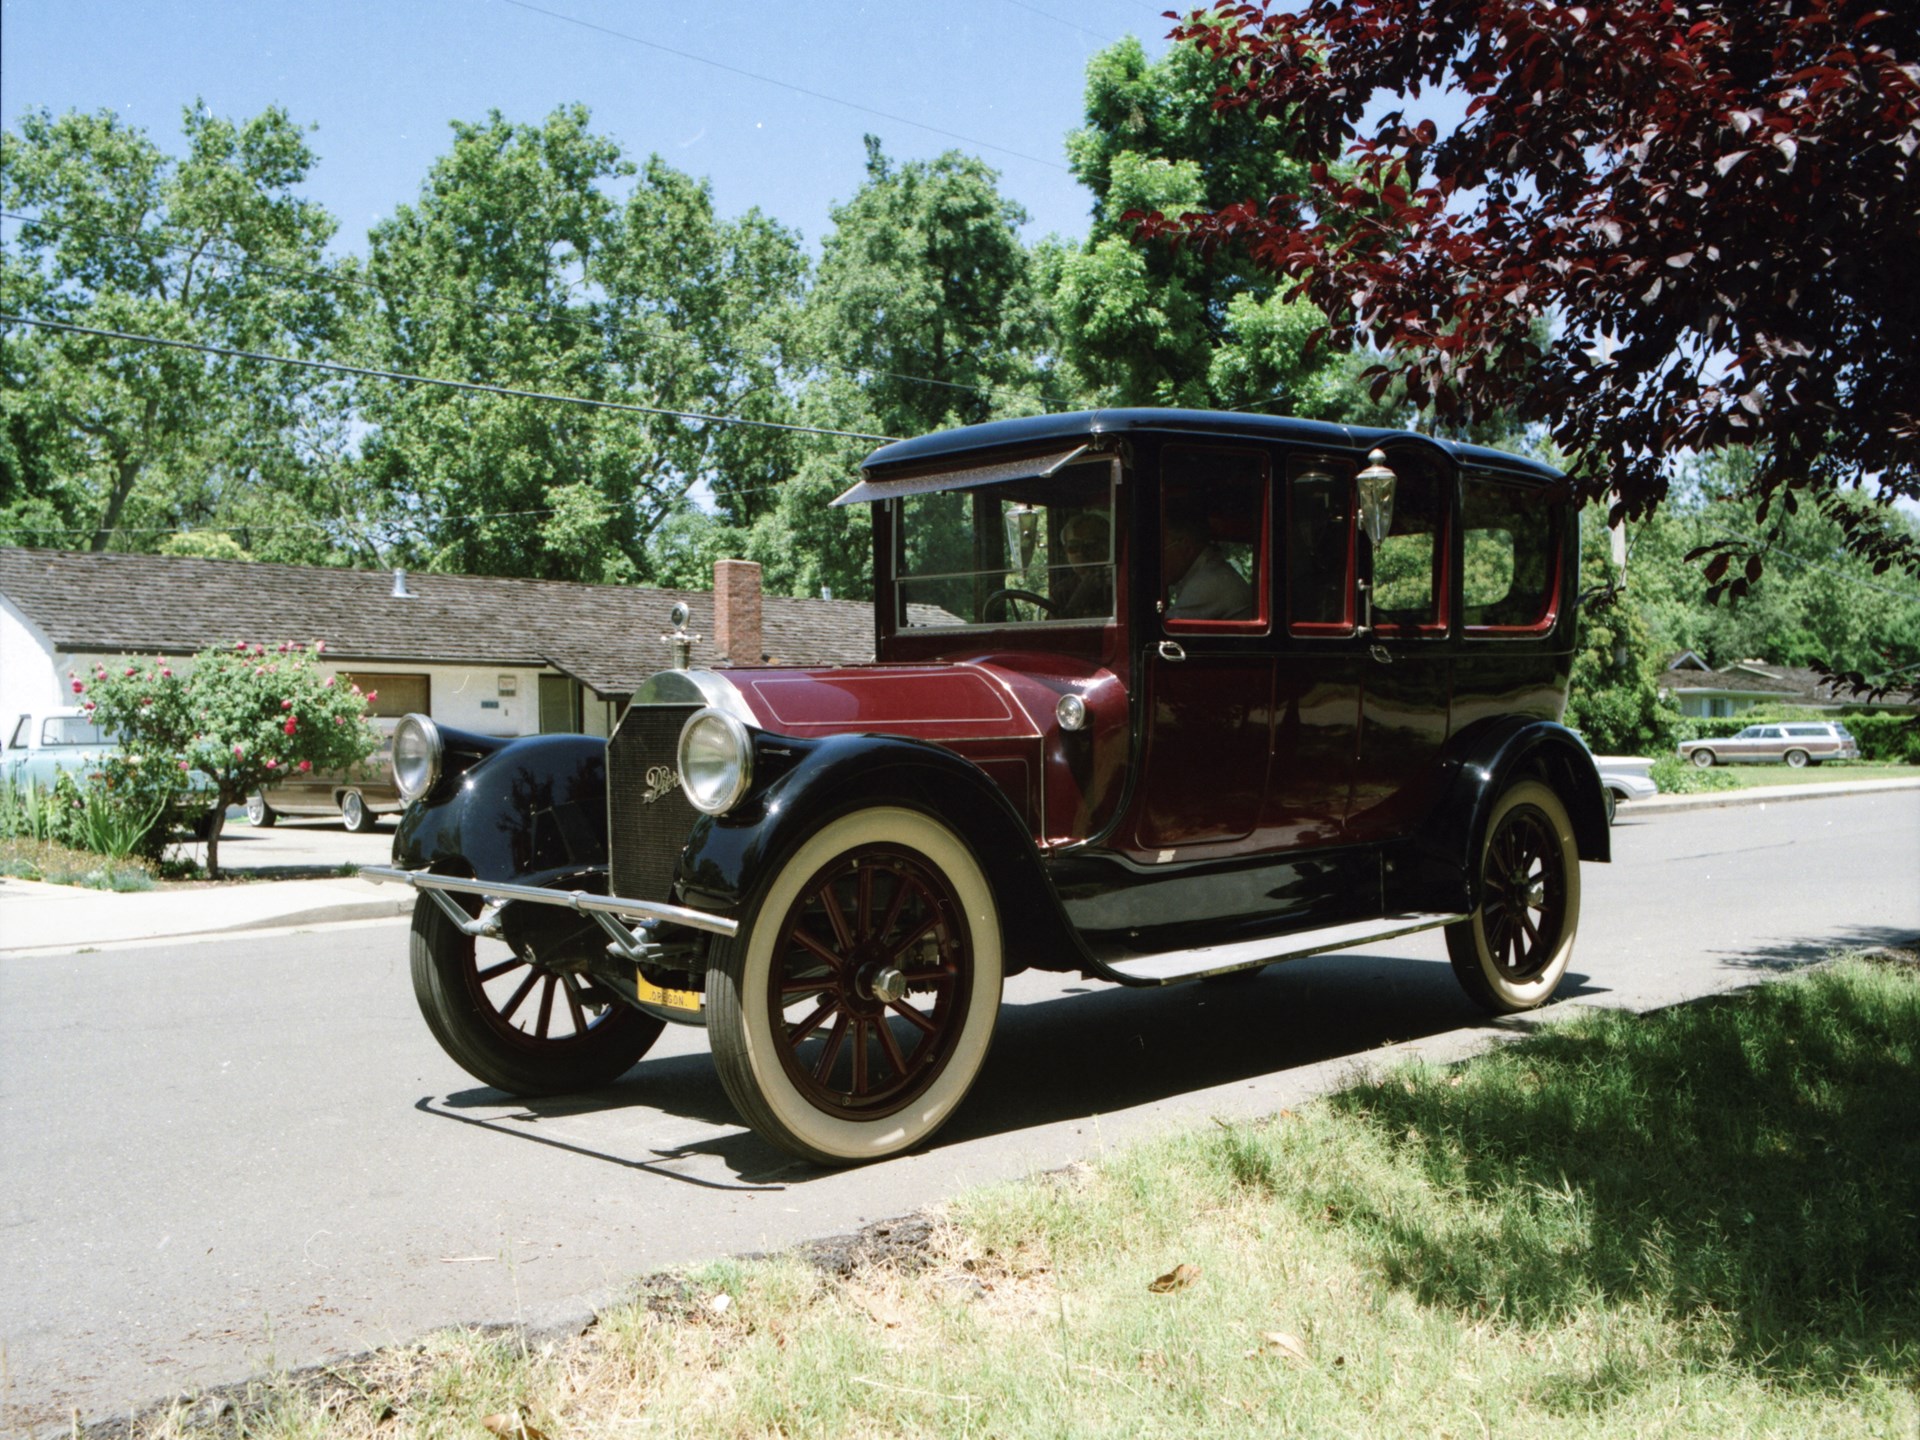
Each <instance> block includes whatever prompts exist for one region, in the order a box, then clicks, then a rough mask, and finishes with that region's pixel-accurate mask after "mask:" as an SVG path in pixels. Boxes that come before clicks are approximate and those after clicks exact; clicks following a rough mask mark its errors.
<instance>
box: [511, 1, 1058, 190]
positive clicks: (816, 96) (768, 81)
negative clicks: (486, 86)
mask: <svg viewBox="0 0 1920 1440" xmlns="http://www.w3.org/2000/svg"><path fill="white" fill-rule="evenodd" d="M500 3H501V4H503V5H511V6H513V7H514V8H515V9H516V10H526V11H529V12H531V13H532V14H535V15H544V16H546V17H547V18H548V19H549V20H558V21H560V22H561V23H562V24H566V25H578V26H579V27H580V28H581V29H582V30H592V31H594V32H595V33H597V34H600V35H609V36H611V37H612V38H614V39H615V40H625V41H627V42H628V43H630V44H633V45H644V46H645V47H646V48H647V49H649V50H658V51H660V52H661V53H662V54H665V55H674V56H678V57H679V58H680V59H682V60H691V61H693V62H694V63H695V64H696V65H708V66H711V67H712V68H713V69H715V70H724V71H725V72H726V73H727V74H729V75H738V76H741V77H742V78H743V79H747V80H757V81H759V82H760V83H761V84H762V85H773V86H777V87H778V88H780V89H782V90H791V91H792V92H793V93H794V94H796V95H805V96H806V97H808V98H809V99H811V100H824V101H826V102H827V103H828V104H829V105H840V106H844V107H845V108H846V109H848V110H858V111H859V112H860V113H861V114H863V115H873V116H876V117H878V118H879V119H882V120H891V121H892V122H893V123H894V124H896V125H911V126H912V127H913V128H914V129H916V130H925V131H926V132H927V133H928V134H931V135H944V136H945V137H946V138H947V139H949V140H958V141H960V143H961V144H963V145H977V146H979V147H980V148H981V149H982V150H996V151H998V152H999V153H1000V154H1002V155H1011V156H1013V157H1014V158H1015V159H1017V160H1026V161H1030V162H1032V163H1033V164H1035V165H1045V166H1046V167H1047V168H1048V169H1050V170H1061V171H1066V170H1068V167H1067V166H1065V165H1062V164H1060V163H1059V162H1058V161H1056V160H1043V159H1041V158H1040V157H1039V156H1038V155H1029V154H1027V153H1026V152H1025V151H1024V150H1014V149H1011V148H1009V147H1008V146H1005V145H995V144H994V143H992V142H991V141H989V140H976V139H974V138H973V137H972V136H971V135H962V134H960V133H959V132H958V131H954V130H943V129H941V128H940V127H939V126H938V125H928V124H926V123H924V122H923V121H919V120H909V119H908V118H907V117H906V116H904V115H893V114H890V113H888V112H887V111H885V110H876V109H874V108H873V107H872V106H871V105H862V104H860V103H859V102H858V101H855V100H842V99H841V98H840V97H839V96H838V95H829V94H827V93H826V92H824V91H821V90H809V89H807V88H806V87H805V86H804V85H795V84H793V83H792V82H791V81H788V80H779V79H775V78H774V77H773V76H771V75H761V74H758V73H756V72H755V71H752V70H743V69H741V68H740V67H739V66H738V65H729V64H727V63H726V62H725V61H722V60H712V59H709V58H708V57H707V56H705V55H696V54H694V53H693V52H692V51H691V50H676V49H675V48H674V47H673V46H671V45H662V44H661V43H660V42H659V41H657V40H643V39H641V38H640V37H639V36H638V35H630V34H628V33H627V32H626V31H624V30H614V29H610V28H609V27H607V26H605V25H596V24H594V23H593V21H591V20H582V19H580V18H579V17H578V16H574V15H563V14H561V13H560V11H558V10H548V9H546V8H544V7H542V6H539V5H532V4H529V3H528V0H500ZM1050 18H1051V17H1050Z"/></svg>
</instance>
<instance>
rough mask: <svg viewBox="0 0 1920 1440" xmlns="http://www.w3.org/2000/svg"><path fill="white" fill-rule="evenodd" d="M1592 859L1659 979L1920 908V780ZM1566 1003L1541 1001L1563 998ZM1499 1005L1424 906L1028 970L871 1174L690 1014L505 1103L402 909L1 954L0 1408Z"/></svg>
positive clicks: (1592, 917) (484, 1307) (252, 1361)
mask: <svg viewBox="0 0 1920 1440" xmlns="http://www.w3.org/2000/svg"><path fill="white" fill-rule="evenodd" d="M1614 843H1615V850H1616V855H1617V857H1618V859H1617V861H1616V863H1615V864H1613V865H1612V866H1588V867H1586V873H1585V915H1584V918H1583V928H1582V935H1581V939H1580V943H1579V948H1578V950H1577V951H1576V953H1575V956H1574V962H1573V969H1572V972H1571V973H1570V975H1569V978H1568V980H1567V982H1566V983H1565V984H1564V985H1563V986H1562V988H1561V992H1560V993H1561V1000H1560V1004H1559V1006H1556V1007H1554V1008H1563V1007H1564V1006H1566V1005H1606V1006H1628V1007H1633V1008H1637V1009H1645V1008H1650V1007H1655V1006H1659V1005H1664V1004H1668V1003H1671V1002H1674V1001H1678V1000H1682V999H1686V998H1689V997H1693V996H1698V995H1703V994H1708V993H1711V992H1713V991H1717V990H1723V989H1727V988H1730V987H1734V986H1739V985H1744V984H1747V983H1749V982H1751V981H1753V980H1755V979H1756V978H1759V977H1761V976H1764V975H1767V974H1771V973H1776V972H1780V971H1785V970H1789V969H1791V968H1793V967H1795V966H1798V965H1802V964H1805V963H1807V962H1809V961H1811V960H1814V959H1817V958H1819V957H1820V956H1821V955H1823V954H1825V953H1826V952H1827V951H1828V950H1829V949H1830V948H1831V947H1834V946H1846V945H1859V944H1881V943H1890V942H1909V943H1910V942H1911V941H1912V940H1913V938H1914V937H1916V936H1920V794H1916V793H1914V792H1905V793H1897V794H1890V795H1879V796H1855V797H1847V798H1840V799H1832V800H1819V801H1798V802H1795V803H1790V804H1769V805H1765V806H1747V807H1742V808H1737V809H1726V810H1711V811H1699V812H1691V813H1679V814H1667V815H1663V816H1659V817H1647V818H1636V817H1634V816H1632V814H1631V812H1623V818H1622V823H1621V824H1620V826H1619V827H1618V828H1617V829H1616V830H1615V831H1614ZM1549 1013H1550V1012H1549ZM1510 1028H1513V1027H1512V1026H1511V1025H1509V1026H1505V1027H1502V1026H1494V1025H1489V1024H1487V1023H1486V1022H1485V1020H1484V1019H1483V1017H1482V1016H1480V1014H1479V1013H1478V1012H1477V1011H1475V1010H1473V1009H1472V1008H1471V1007H1470V1006H1469V1005H1468V1004H1467V1002H1466V1000H1465V999H1464V997H1463V996H1462V994H1461V993H1460V991H1459V989H1458V987H1457V986H1456V985H1455V983H1454V981H1453V978H1452V975H1451V972H1450V971H1449V970H1448V968H1447V966H1446V963H1445V959H1444V952H1443V949H1442V945H1441V941H1440V939H1439V937H1438V936H1437V935H1427V936H1416V937H1413V938H1412V939H1409V940H1403V941H1397V942H1394V943H1392V944H1390V945H1387V946H1382V947H1379V948H1378V949H1370V950H1366V951H1357V952H1349V953H1347V954H1345V955H1342V956H1333V957H1321V958H1317V959H1312V960H1305V961H1298V962H1295V963H1293V964H1291V965H1286V966H1280V967H1276V968H1275V969H1273V970H1270V971H1268V972H1266V973H1265V974H1264V975H1262V976H1261V977H1260V978H1259V979H1258V980H1255V981H1252V982H1250V983H1247V984H1242V985H1234V986H1231V987H1224V988H1223V987H1218V986H1188V987H1183V988H1179V989H1175V990H1170V991H1162V992H1142V991H1126V990H1117V989H1113V988H1110V987H1107V986H1102V985H1094V984H1089V983H1086V982H1082V981H1078V980H1072V979H1068V980H1062V979H1060V978H1058V977H1045V976H1033V975H1027V976H1022V977H1019V978H1017V979H1016V980H1015V981H1013V982H1012V983H1011V984H1010V986H1009V989H1008V994H1007V1005H1006V1007H1005V1009H1004V1010H1003V1011H1002V1017H1001V1030H1000V1034H999V1037H998V1038H997V1040H996V1042H995V1047H994V1051H993V1054H992V1056H991V1057H990V1058H989V1060H988V1065H987V1070H986V1072H985V1074H984V1076H983V1077H982V1079H981V1081H980V1082H979V1084H978V1086H977V1087H976V1089H975V1091H974V1093H973V1095H972V1096H971V1097H970V1098H969V1100H968V1102H967V1104H966V1106H965V1107H964V1108H963V1110H962V1111H961V1113H960V1115H959V1116H958V1117H957V1119H956V1120H955V1121H954V1123H952V1124H951V1125H949V1126H948V1128H947V1129H946V1131H944V1132H943V1133H942V1135H941V1137H940V1138H939V1140H938V1142H937V1143H936V1145H935V1146H934V1148H932V1149H931V1150H930V1151H928V1152H925V1153H923V1154H919V1155H913V1156H907V1157H904V1158H902V1159H898V1160H894V1161H891V1162H887V1163H885V1164H881V1165H876V1166H871V1167H868V1168H865V1169H861V1170H856V1171H843V1172H827V1171H820V1170H815V1169H811V1168H808V1167H805V1166H800V1165H796V1164H791V1163H788V1162H786V1161H785V1160H783V1159H782V1158H781V1157H779V1156H778V1155H776V1154H775V1153H773V1152H771V1151H769V1150H768V1149H767V1148H766V1147H765V1146H763V1145H762V1144H760V1143H759V1142H758V1141H757V1140H756V1139H755V1138H754V1137H753V1136H752V1135H751V1134H750V1133H748V1132H746V1131H744V1130H743V1129H742V1128H741V1126H740V1125H739V1124H738V1122H736V1121H735V1119H734V1118H733V1115H732V1114H731V1112H730V1110H729V1108H728V1104H727V1100H726V1097H725V1095H724V1094H723V1093H722V1091H721V1089H720V1085H719V1082H718V1080H717V1079H716V1078H715V1076H714V1074H713V1070H712V1066H711V1064H710V1062H709V1060H708V1058H707V1056H706V1053H705V1045H704V1037H703V1036H702V1035H701V1034H700V1033H699V1032H697V1031H687V1030H679V1029H670V1030H669V1032H668V1034H667V1036H666V1037H665V1039H664V1040H663V1041H662V1043H661V1044H660V1045H659V1046H657V1047H656V1049H655V1050H654V1053H653V1054H652V1055H650V1056H649V1057H648V1058H647V1059H646V1060H645V1061H643V1062H642V1063H641V1064H640V1065H639V1066H638V1067H636V1069H635V1070H633V1071H632V1072H631V1073H630V1074H629V1075H628V1076H627V1078H626V1079H625V1080H623V1081H622V1082H621V1083H620V1084H618V1085H616V1086H613V1087H612V1088H610V1089H608V1090H605V1091H601V1092H598V1093H595V1094H592V1095H589V1096H584V1097H577V1098H573V1099H569V1100H565V1101H553V1102H540V1103H537V1104H520V1103H513V1102H509V1101H508V1100H507V1099H506V1098H505V1097H503V1096H502V1095H500V1094H499V1093H498V1092H496V1091H492V1090H488V1089H485V1088H481V1087H477V1086H476V1085H474V1083H473V1082H472V1081H470V1080H468V1079H467V1078H466V1077H465V1076H464V1075H463V1074H462V1073H461V1072H460V1071H459V1070H458V1069H456V1068H455V1067H454V1065H453V1064H452V1062H451V1061H449V1060H447V1059H446V1058H445V1057H444V1056H443V1055H442V1054H441V1052H440V1051H439V1049H438V1048H437V1047H436V1046H435V1044H434V1043H433V1041H432V1039H431V1038H430V1037H429V1036H428V1034H427V1031H426V1028H425V1026H424V1024H423V1023H422V1022H421V1020H420V1018H419V1016H418V1014H417V1012H416V1010H415V1008H414V1002H413V998H412V994H411V990H410V987H409V983H408V979H407V962H406V930H405V926H404V924H403V923H400V922H391V921H375V922H361V923H358V924H351V925H343V926H336V927H333V928H330V929H328V930H326V931H324V932H313V933H306V934H293V935H281V936H273V937H254V938H251V939H244V938H243V939H222V940H219V941H206V942H201V943H196V944H190V945H189V944H183V945H180V946H177V947H161V946H155V945H152V944H148V945H146V946H143V947H138V948H127V949H120V950H106V951H99V952H94V953H86V954H76V955H67V956H39V957H32V958H26V959H9V960H7V961H5V962H3V963H0V1155H4V1156H5V1169H4V1177H3V1178H0V1226H3V1227H4V1236H5V1252H6V1255H7V1261H8V1263H7V1267H6V1279H5V1291H4V1304H3V1305H0V1346H3V1347H4V1349H3V1350H0V1387H4V1394H5V1399H6V1402H7V1403H6V1415H5V1421H6V1428H8V1429H10V1430H12V1429H24V1428H35V1427H41V1426H48V1425H52V1424H56V1423H62V1422H64V1421H65V1420H66V1418H67V1416H68V1414H69V1407H77V1408H78V1410H79V1412H80V1414H81V1416H82V1418H83V1419H84V1418H88V1417H96V1416H105V1415H111V1414H115V1413H121V1412H124V1411H126V1410H127V1409H129V1408H131V1407H135V1406H139V1405H143V1404H146V1403H149V1402H152V1401H154V1400H157V1399H160V1398H163V1397H165V1396H166V1395H168V1394H170V1393H173V1392H175V1391H178V1390H179V1389H181V1388H182V1387H187V1386H192V1385H196V1384H199V1385H205V1384H214V1383H220V1382H225V1381H231V1380H236V1379H240V1378H242V1377H244V1376H245V1375H246V1374H248V1373H249V1372H250V1371H251V1370H253V1369H255V1368H257V1367H263V1366H272V1365H280V1366H297V1365H302V1364H306V1363H311V1362H314V1361H317V1360H322V1359H326V1358H330V1357H338V1356H340V1355H344V1354H349V1353H352V1352H355V1351H360V1350H364V1349H367V1348H369V1347H372V1346H377V1345H380V1344H383V1343H387V1342H393V1341H399V1340H403V1339H407V1338H410V1337H413V1336H415V1335H417V1334H418V1333H420V1332H421V1331H423V1330H426V1329H429V1328H432V1327H434V1326H436V1325H443V1324H448V1323H453V1322H459V1321H484V1320H516V1319H517V1320H524V1321H529V1322H535V1323H548V1322H553V1321H557V1320H560V1319H564V1318H566V1317H568V1316H575V1315H578V1316H584V1315H585V1314H586V1313H587V1312H588V1311H589V1309H590V1308H591V1307H592V1306H593V1305H594V1304H595V1303H596V1302H599V1301H603V1300H606V1299H608V1298H610V1297H613V1296H616V1295H617V1294H618V1293H619V1292H620V1289H621V1287H622V1285H623V1283H626V1282H628V1281H630V1280H631V1279H632V1278H633V1277H637V1276H639V1275H642V1274H644V1273H646V1272H648V1271H650V1270H654V1269H657V1268H659V1267H661V1266H665V1265H672V1264H676V1263H680V1262H685V1261H694V1260H700V1259H705V1258H712V1257H715V1256H720V1255H727V1254H733V1253H739V1252H745V1251H753V1250H764V1249H769V1248H777V1247H780V1246H784V1245H786V1244H788V1243H791V1242H793V1241H796V1240H800V1239H805V1238H808V1237H812V1236H817V1235H826V1234H833V1233H838V1232H841V1231H845V1230H850V1229H852V1228H854V1227H856V1226H858V1225H859V1224H861V1223H863V1222H865V1221H868V1220H872V1219H878V1218H882V1217H885V1216H888V1215H895V1214H900V1213H903V1212H905V1211H908V1210H911V1209H914V1208H916V1207H918V1206H921V1205H925V1204H928V1203H930V1202H933V1201H937V1200H939V1199H941V1198H943V1197H946V1196H950V1195H952V1194H954V1193H955V1192H956V1191H959V1190H962V1189H964V1188H966V1187H968V1186H972V1185H976V1184H979V1183H982V1182H987V1181H993V1180H1000V1179H1005V1178H1009V1177H1014V1176H1019V1175H1022V1174H1026V1173H1029V1172H1032V1171H1034V1170H1038V1169H1045V1168H1050V1167H1054V1166H1059V1165H1062V1164H1065V1163H1067V1162H1068V1161H1070V1160H1072V1159H1075V1158H1078V1157H1083V1156H1091V1155H1097V1154H1098V1153H1099V1152H1100V1151H1101V1150H1102V1149H1103V1148H1105V1147H1107V1146H1111V1145H1114V1144H1117V1143H1120V1142H1123V1141H1126V1140H1130V1139H1133V1138H1135V1137H1139V1136H1142V1135H1146V1134H1150V1133H1152V1132H1155V1131H1157V1130H1161V1129H1163V1128H1166V1127H1169V1126H1173V1125H1180V1124H1188V1123H1193V1122H1196V1121H1204V1120H1205V1119H1206V1117H1209V1116H1221V1117H1234V1116H1244V1115H1254V1114H1262V1113H1268V1112H1271V1111H1273V1110H1275V1109H1277V1108H1279V1107H1281V1106H1284V1105H1292V1104H1297V1103H1298V1102H1300V1101H1301V1100H1302V1099H1304V1098H1306V1097H1308V1096H1310V1095H1312V1094H1314V1093H1317V1092H1319V1091H1323V1090H1325V1089H1327V1088H1330V1087H1332V1086H1334V1085H1336V1084H1338V1083H1339V1082H1340V1081H1341V1080H1343V1079H1344V1078H1347V1077H1349V1076H1351V1075H1352V1074H1354V1073H1355V1071H1356V1070H1358V1069H1359V1068H1361V1067H1363V1066H1372V1065H1375V1064H1378V1063H1381V1062H1384V1061H1386V1060H1389V1059H1391V1058H1393V1057H1394V1056H1396V1055H1400V1054H1405V1053H1411V1052H1418V1053H1422V1054H1427V1055H1430V1056H1434V1057H1438V1058H1448V1057H1453V1056H1457V1055H1461V1054H1465V1053H1468V1052H1470V1051H1471V1050H1473V1049H1476V1048H1478V1047H1480V1046H1483V1045H1485V1044H1486V1043H1488V1042H1489V1041H1490V1040H1491V1039H1492V1038H1494V1037H1496V1036H1497V1035H1499V1034H1500V1033H1501V1032H1502V1030H1503V1029H1510Z"/></svg>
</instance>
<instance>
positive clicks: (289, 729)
mask: <svg viewBox="0 0 1920 1440" xmlns="http://www.w3.org/2000/svg"><path fill="white" fill-rule="evenodd" d="M280 728H281V730H282V731H284V732H285V733H286V734H288V735H291V734H293V732H294V731H295V730H297V729H299V728H300V722H299V721H298V720H296V719H294V717H293V716H291V715H289V716H288V717H287V723H286V724H284V725H282V726H281V727H280Z"/></svg>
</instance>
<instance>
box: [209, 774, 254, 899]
mask: <svg viewBox="0 0 1920 1440" xmlns="http://www.w3.org/2000/svg"><path fill="white" fill-rule="evenodd" d="M245 800H246V797H245V796H242V797H240V802H239V803H242V804H244V803H245ZM230 803H233V802H232V801H231V800H230V799H229V797H228V795H227V792H226V791H225V790H222V791H221V792H220V798H219V799H217V800H215V801H214V802H213V824H211V825H210V826H208V827H207V878H208V879H209V880H218V879H219V878H220V832H221V830H223V829H224V828H225V827H226V823H227V806H228V805H229V804H230Z"/></svg>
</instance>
